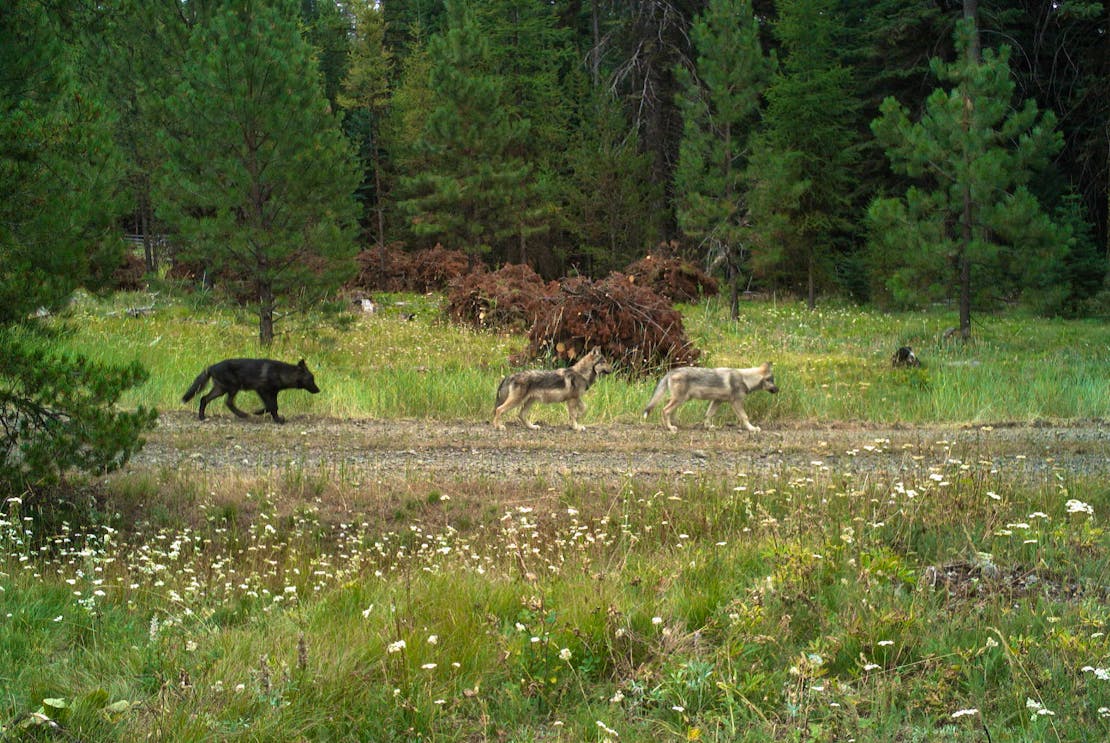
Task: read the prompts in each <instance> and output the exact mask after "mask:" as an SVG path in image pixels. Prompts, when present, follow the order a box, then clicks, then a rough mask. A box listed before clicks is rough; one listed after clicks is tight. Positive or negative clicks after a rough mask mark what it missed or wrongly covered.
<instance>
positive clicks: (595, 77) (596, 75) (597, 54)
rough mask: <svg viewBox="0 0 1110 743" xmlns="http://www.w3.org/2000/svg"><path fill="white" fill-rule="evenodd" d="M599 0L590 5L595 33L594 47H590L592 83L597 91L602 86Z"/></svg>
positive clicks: (592, 26) (592, 28)
mask: <svg viewBox="0 0 1110 743" xmlns="http://www.w3.org/2000/svg"><path fill="white" fill-rule="evenodd" d="M597 4H598V0H593V2H591V3H590V25H591V29H590V30H591V31H592V32H593V45H592V46H591V47H590V81H591V82H592V83H593V88H594V90H595V91H596V90H597V89H598V87H599V86H600V85H601V26H600V22H599V21H598V9H597Z"/></svg>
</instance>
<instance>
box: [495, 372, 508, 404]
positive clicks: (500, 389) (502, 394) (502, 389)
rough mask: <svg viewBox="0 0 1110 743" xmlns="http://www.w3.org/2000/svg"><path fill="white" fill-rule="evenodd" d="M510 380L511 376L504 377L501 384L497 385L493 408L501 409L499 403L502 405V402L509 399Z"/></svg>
mask: <svg viewBox="0 0 1110 743" xmlns="http://www.w3.org/2000/svg"><path fill="white" fill-rule="evenodd" d="M510 379H512V375H511V374H510V375H509V376H507V377H505V378H504V379H502V380H501V384H499V385H497V399H496V401H495V402H494V403H493V407H494V408H499V407H501V403H503V402H505V400H507V399H509V380H510Z"/></svg>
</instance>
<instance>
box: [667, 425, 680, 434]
mask: <svg viewBox="0 0 1110 743" xmlns="http://www.w3.org/2000/svg"><path fill="white" fill-rule="evenodd" d="M667 430H668V431H670V432H671V433H677V432H678V426H667Z"/></svg>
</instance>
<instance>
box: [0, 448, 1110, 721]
mask: <svg viewBox="0 0 1110 743" xmlns="http://www.w3.org/2000/svg"><path fill="white" fill-rule="evenodd" d="M175 483H176V485H175ZM302 485H303V478H302V477H300V476H299V475H296V474H295V473H294V474H293V475H292V476H291V473H288V472H280V471H278V472H274V473H271V474H269V475H263V476H260V477H258V478H256V479H253V480H247V481H236V482H234V483H230V482H227V481H222V480H221V479H220V476H219V475H213V474H206V473H203V472H199V471H198V472H190V471H182V472H177V473H166V474H165V476H164V478H163V480H162V481H160V482H154V481H152V480H150V479H139V480H131V481H130V485H129V486H126V487H119V486H118V484H117V488H116V490H115V492H116V493H117V494H118V495H117V496H115V500H114V501H113V503H112V505H113V507H116V508H120V509H126V508H128V506H129V504H128V499H134V500H154V499H159V500H162V501H163V502H167V503H166V505H167V508H168V512H171V513H172V512H178V513H182V514H187V516H185V518H184V520H183V521H178V520H177V519H176V518H171V519H167V520H165V521H160V522H147V523H142V522H141V521H140V522H139V523H137V524H133V525H131V526H129V528H127V529H126V530H123V529H121V530H120V531H116V530H115V529H113V528H109V527H108V526H107V525H106V526H104V527H101V528H98V529H94V530H90V531H88V532H77V531H71V530H69V529H67V528H63V529H62V531H61V532H60V533H57V534H49V535H47V534H35V533H33V530H31V529H28V528H26V526H25V525H24V522H23V521H22V518H21V516H22V514H21V512H20V504H18V503H16V502H9V503H8V504H7V513H6V517H5V519H4V520H3V521H2V522H0V571H2V573H3V576H4V590H3V591H0V617H2V618H3V619H2V620H0V660H2V661H3V665H2V667H3V668H4V669H6V670H5V671H4V673H3V674H0V687H2V689H3V694H2V696H0V699H2V701H0V725H3V726H4V733H3V734H2V735H3V736H4V737H5V738H6V739H11V740H15V739H20V740H22V739H25V737H24V736H26V738H27V739H41V740H51V739H80V740H88V741H93V740H105V741H107V740H139V739H158V740H174V741H187V740H244V741H245V740H251V741H258V740H381V741H390V740H394V741H411V740H441V741H469V740H485V739H493V738H498V739H505V740H520V741H540V740H561V741H582V740H594V741H603V740H610V741H617V740H706V741H735V740H750V741H757V740H759V741H764V740H825V741H834V740H848V739H854V740H857V741H889V740H923V741H924V740H938V739H943V740H955V741H981V740H984V739H985V734H984V731H987V732H986V735H987V736H990V739H991V740H994V741H1025V740H1069V741H1070V740H1076V741H1078V740H1101V739H1104V738H1105V737H1106V736H1107V735H1110V709H1108V708H1110V678H1108V677H1107V674H1108V673H1110V671H1108V670H1107V662H1108V659H1110V653H1108V650H1107V639H1106V634H1105V632H1106V626H1107V623H1108V622H1110V612H1108V609H1107V606H1108V604H1107V577H1108V575H1110V571H1108V568H1110V549H1108V547H1107V544H1108V542H1107V539H1106V531H1105V527H1104V526H1103V521H1104V516H1103V515H1104V514H1105V513H1106V512H1107V509H1108V508H1110V491H1108V489H1107V487H1106V486H1105V484H1102V483H1096V482H1093V481H1090V480H1085V479H1073V478H1070V477H1069V476H1066V475H1064V474H1063V473H1052V472H1049V473H1046V474H1045V475H1044V476H1043V477H1041V478H1033V479H1032V480H1026V479H1022V480H1016V479H1013V478H1011V477H1009V476H1007V475H1005V474H1003V473H1001V472H999V468H998V466H997V465H995V464H994V463H993V462H991V461H990V459H989V455H986V456H985V455H984V453H983V452H982V451H981V450H979V451H977V452H975V453H971V452H965V451H959V450H948V451H945V452H943V453H942V454H941V455H940V456H938V457H936V458H932V457H926V458H925V459H924V460H923V461H922V466H921V468H920V469H919V470H917V471H914V472H910V473H907V476H905V477H902V478H898V479H894V480H887V479H879V478H877V477H871V478H862V479H860V478H858V477H851V476H849V475H846V474H841V473H837V472H836V471H833V470H830V469H829V468H828V467H824V466H822V465H820V464H819V463H818V464H814V465H813V466H812V467H810V468H801V469H783V470H780V471H772V472H768V473H766V474H761V475H748V476H741V475H736V476H725V475H714V476H711V477H698V476H693V475H690V476H678V477H675V478H668V479H667V480H665V481H652V482H648V481H637V480H624V481H621V482H617V483H613V484H608V485H599V484H596V483H568V484H567V485H566V486H565V487H562V488H551V487H549V486H547V485H546V484H544V483H506V484H504V485H503V486H502V485H499V484H495V483H486V484H483V483H475V482H467V481H457V482H447V483H443V482H439V483H422V482H420V481H416V480H412V479H408V480H405V481H404V482H403V483H391V484H386V485H371V486H366V485H363V486H359V487H358V488H354V486H353V485H351V484H350V483H344V482H342V481H333V482H331V483H330V486H331V487H334V488H336V489H338V491H339V493H340V494H341V497H340V498H338V499H337V501H342V502H349V501H350V499H356V498H357V499H361V500H362V501H364V502H366V503H368V504H369V503H376V504H378V505H377V507H376V508H371V509H367V510H365V511H363V512H356V513H353V514H350V515H349V516H347V517H344V516H341V515H339V514H337V513H334V512H332V511H330V510H329V501H328V500H320V499H313V498H304V495H303V493H304V491H303V489H302ZM501 487H505V488H511V493H512V494H511V496H510V497H506V495H508V492H507V491H506V492H499V491H498V489H499V488H501ZM289 488H293V489H294V492H292V493H290V492H287V489H289ZM236 491H237V492H238V493H239V495H238V496H237V498H231V497H229V496H230V493H232V492H236ZM175 498H181V499H184V502H182V503H178V504H175V503H173V502H172V501H173V500H174V499H175ZM298 499H300V502H301V505H299V506H295V507H286V508H285V509H284V510H282V509H281V508H279V507H278V504H279V503H282V502H284V503H293V502H297V501H298ZM170 522H176V524H175V525H171V524H170ZM1079 556H1082V559H1077V557H1079ZM969 710H973V711H969ZM1042 710H1043V712H1042ZM1049 713H1051V714H1049ZM52 725H56V726H58V727H52Z"/></svg>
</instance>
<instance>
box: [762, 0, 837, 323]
mask: <svg viewBox="0 0 1110 743" xmlns="http://www.w3.org/2000/svg"><path fill="white" fill-rule="evenodd" d="M778 8H779V19H778V22H777V24H776V27H775V33H776V36H777V37H778V38H779V40H780V42H781V43H782V53H783V54H784V55H785V60H784V63H783V66H782V71H781V72H780V73H779V74H778V75H776V77H775V78H774V80H773V81H772V83H771V85H770V87H769V88H768V90H767V99H768V103H767V110H766V113H765V116H764V131H763V132H762V133H761V134H760V136H759V137H757V139H756V143H755V146H754V147H753V150H754V153H753V156H752V160H751V165H750V167H749V169H748V172H749V175H750V181H751V188H752V191H751V195H750V199H751V210H752V221H753V226H754V228H755V232H756V235H757V249H756V250H755V251H753V262H754V263H755V264H756V266H757V268H758V269H761V270H763V271H765V272H767V273H769V274H772V275H777V276H778V277H780V278H781V280H783V281H785V282H786V283H787V284H788V285H789V286H793V287H796V288H800V289H803V290H804V292H805V295H806V297H807V304H808V305H809V307H810V308H813V306H814V305H815V303H816V291H817V284H818V283H819V282H821V283H828V282H829V281H830V280H831V275H832V271H833V262H834V260H835V252H834V248H835V245H836V243H837V241H838V240H843V237H844V235H845V233H847V232H849V231H850V229H851V222H850V219H849V210H850V206H851V194H852V189H853V186H854V185H855V181H854V178H853V175H852V165H853V164H854V162H855V159H856V150H855V147H856V138H855V135H854V132H853V130H852V126H851V123H852V118H853V114H854V108H855V105H856V103H855V101H854V100H853V98H852V97H851V91H852V78H851V70H850V69H849V68H847V67H846V66H844V65H843V64H842V62H841V58H840V50H841V49H842V45H841V43H840V40H841V38H842V37H843V34H844V26H843V21H842V19H841V17H840V16H839V14H838V8H837V4H836V2H835V1H834V0H782V1H781V2H780V3H779V4H778Z"/></svg>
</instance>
